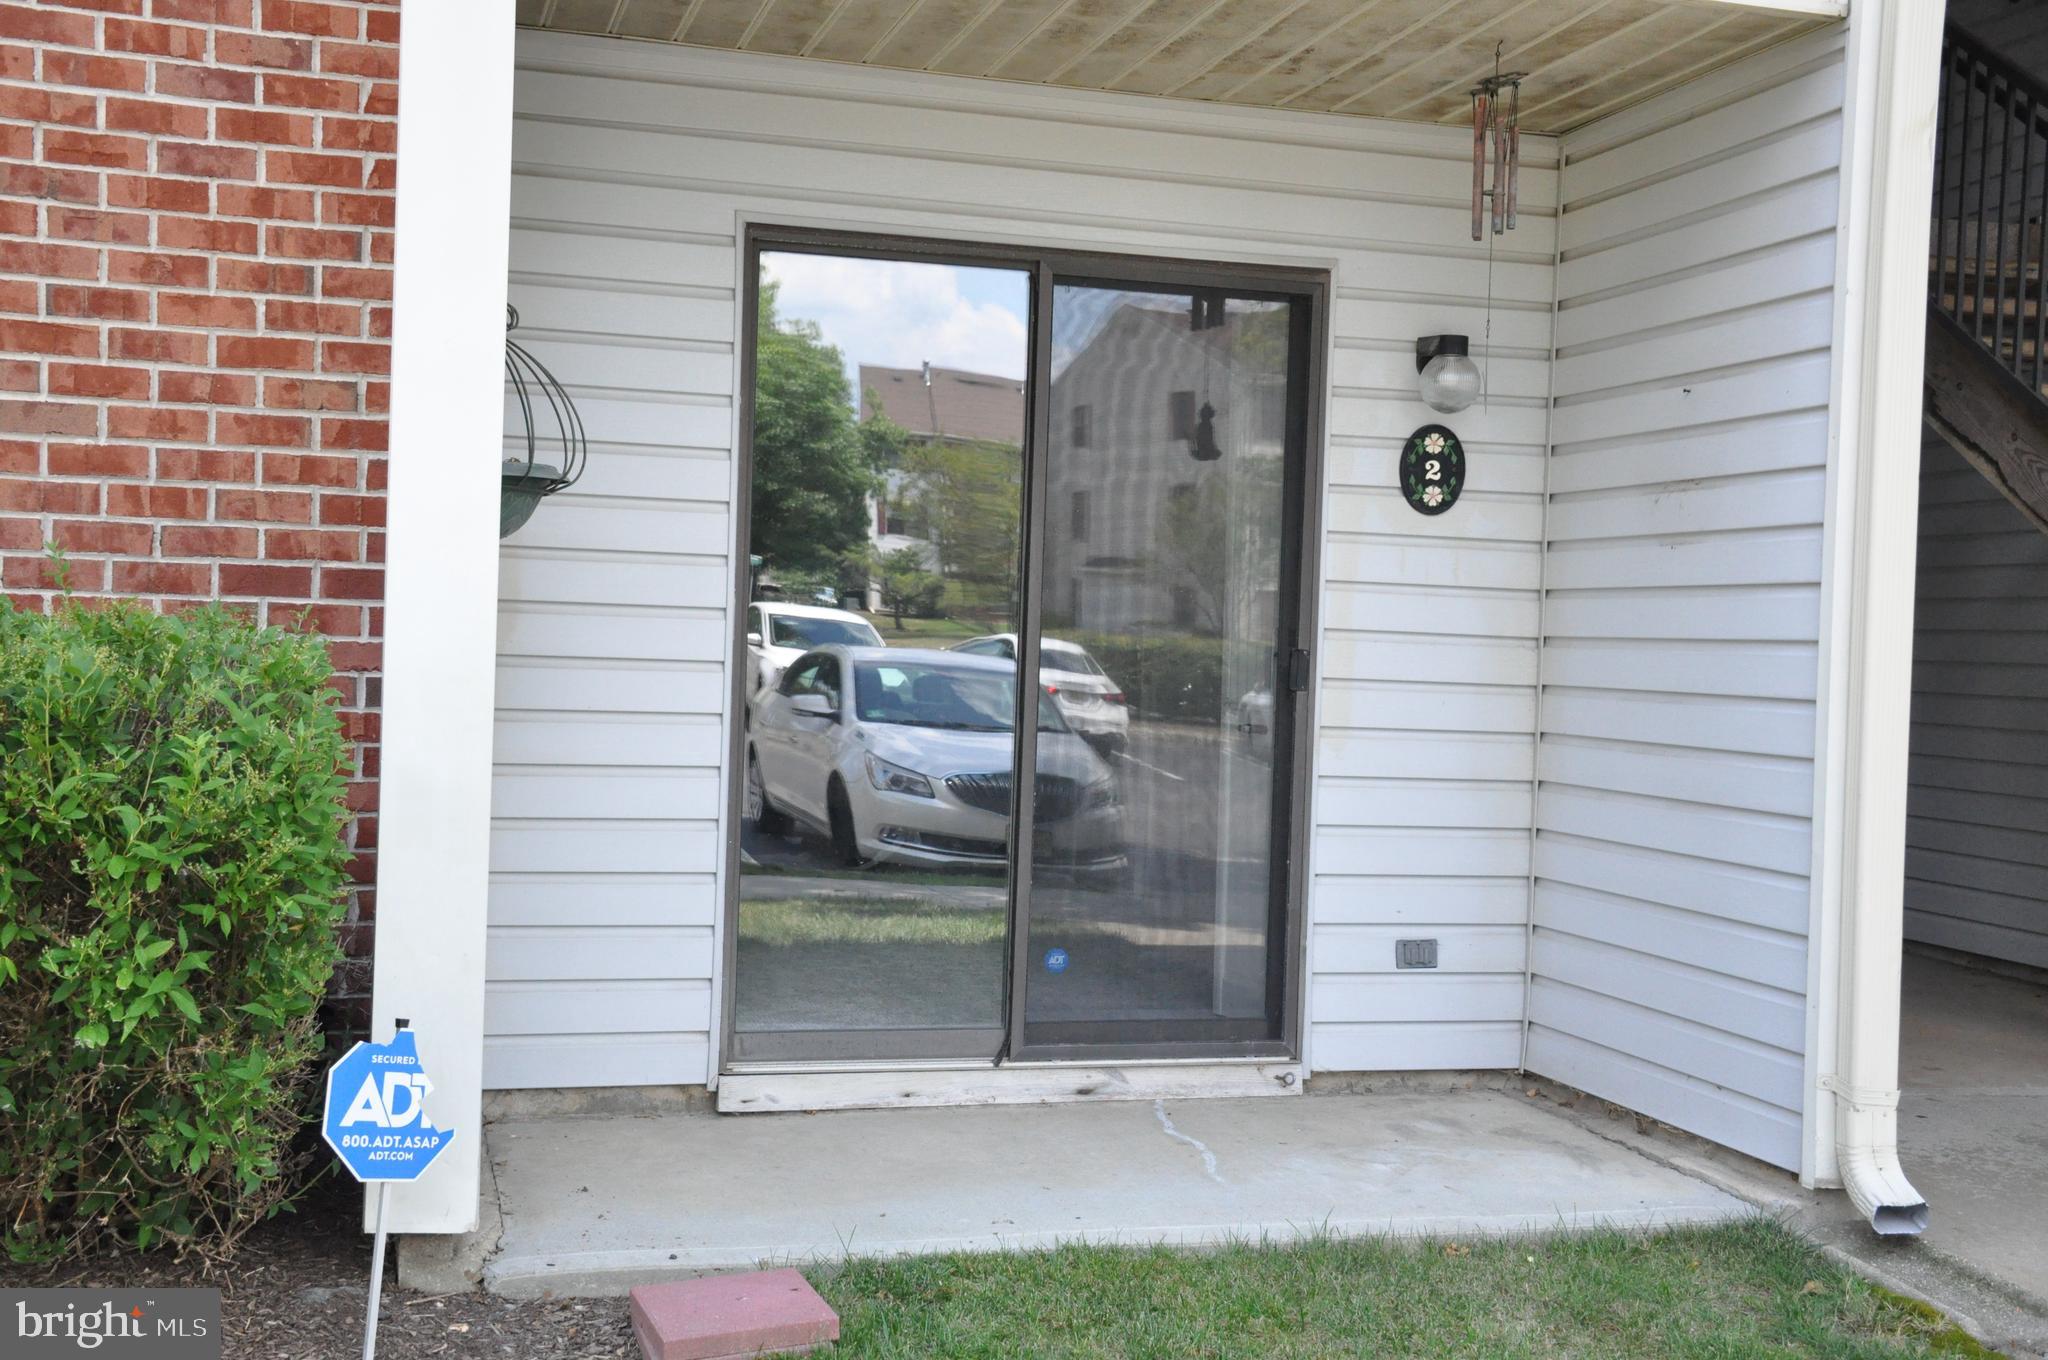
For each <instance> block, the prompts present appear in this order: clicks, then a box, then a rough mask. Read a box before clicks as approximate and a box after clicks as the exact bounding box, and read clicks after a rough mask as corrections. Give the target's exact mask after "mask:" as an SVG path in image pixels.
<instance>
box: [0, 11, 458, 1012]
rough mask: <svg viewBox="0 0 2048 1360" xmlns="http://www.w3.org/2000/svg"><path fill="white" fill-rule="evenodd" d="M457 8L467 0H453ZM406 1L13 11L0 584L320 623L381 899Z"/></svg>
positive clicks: (364, 907) (32, 594) (1, 236)
mask: <svg viewBox="0 0 2048 1360" xmlns="http://www.w3.org/2000/svg"><path fill="white" fill-rule="evenodd" d="M442 2H443V3H452V2H453V0H442ZM396 5H397V0H344V2H342V3H310V2H309V0H45V2H44V3H35V4H24V3H9V2H8V0H0V588H4V590H5V591H6V593H7V595H8V596H9V598H11V599H12V600H13V601H14V602H15V603H16V604H17V605H19V606H22V607H25V608H34V609H40V608H47V607H48V605H49V601H50V598H51V592H52V590H53V588H54V586H55V584H56V583H55V581H54V580H53V579H52V569H51V565H50V562H49V560H48V559H47V557H46V556H45V552H44V547H45V545H46V544H51V543H54V544H56V545H57V546H58V547H59V548H61V549H62V550H63V551H64V553H65V554H66V557H67V559H68V570H69V585H70V588H71V590H72V592H73V593H74V594H75V595H81V596H100V595H124V596H136V597H141V598H145V599H147V600H149V601H151V602H152V603H153V604H155V605H157V606H158V607H160V608H179V607H186V606H190V605H191V604H193V603H194V602H197V601H200V600H207V599H221V600H225V601H228V602H230V603H232V604H234V605H236V606H237V607H240V608H243V609H246V610H247V611H248V612H250V613H251V614H252V615H254V616H255V617H257V618H260V619H261V620H263V621H264V622H266V623H273V624H277V625H280V626H283V627H310V628H314V629H317V630H319V631H320V632H321V633H324V634H325V635H326V636H327V637H328V638H330V639H331V640H332V641H331V644H330V645H331V649H332V652H333V655H334V665H335V683H336V685H337V687H338V688H339V689H340V691H341V693H342V695H343V699H344V703H345V707H346V721H347V723H348V726H349V731H350V733H351V736H352V737H353V739H354V741H355V743H356V744H355V748H354V751H355V759H356V774H357V778H356V781H355V783H354V785H353V787H352V789H351V792H350V798H351V803H352V806H353V807H354V808H355V809H356V812H357V816H356V818H355V821H354V824H353V826H352V827H351V828H350V831H349V836H350V838H351V839H350V843H351V846H352V848H353V849H354V850H355V852H356V869H355V878H356V882H357V888H356V891H355V900H354V901H353V903H352V904H351V910H350V917H349V925H348V926H347V927H346V929H345V937H346V938H345V944H346V947H347V949H348V951H349V954H350V956H351V958H350V962H349V963H348V964H346V965H344V967H343V969H342V971H341V973H340V974H339V975H337V977H336V980H335V987H334V993H335V998H336V1007H335V1013H334V1016H333V1019H334V1020H335V1021H336V1022H337V1023H338V1024H339V1025H340V1026H342V1027H346V1028H355V1027H358V1026H361V1025H364V1024H366V1023H367V1013H366V1012H367V994H368V990H369V976H368V958H369V952H370V937H371V933H372V931H373V926H372V924H371V923H372V920H373V918H374V914H375V906H374V896H373V891H372V884H373V881H374V869H375V862H376V841H377V822H376V807H377V786H376V778H377V709H378V701H379V698H380V696H379V692H378V690H379V685H380V680H379V676H378V667H379V661H380V653H381V646H380V643H379V639H380V638H381V637H382V633H383V629H382V619H381V614H382V609H381V607H380V605H379V601H380V599H381V598H382V595H383V568H382V566H381V563H382V562H383V558H384V544H383V537H384V536H383V532H382V528H381V526H382V525H383V522H384V506H383V491H384V485H385V480H384V473H385V459H384V449H385V411H386V409H387V401H388V396H389V384H388V382H387V381H386V378H385V374H386V373H387V372H388V371H389V364H388V360H389V341H388V339H387V337H388V336H389V335H390V332H391V307H390V297H391V272H390V261H391V226H392V192H391V190H392V185H393V179H394V173H393V172H394V162H393V158H392V152H393V150H394V149H395V146H396V141H397V122H396V112H397V97H398V88H397V83H396V81H397V73H398V49H397V41H398V10H397V7H396Z"/></svg>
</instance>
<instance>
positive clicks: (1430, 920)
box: [1309, 864, 1529, 926]
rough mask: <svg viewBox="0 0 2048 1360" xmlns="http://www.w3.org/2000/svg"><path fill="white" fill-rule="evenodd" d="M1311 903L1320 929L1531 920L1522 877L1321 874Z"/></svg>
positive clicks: (1499, 923)
mask: <svg viewBox="0 0 2048 1360" xmlns="http://www.w3.org/2000/svg"><path fill="white" fill-rule="evenodd" d="M1403 867H1404V868H1407V869H1422V868H1426V867H1428V866H1425V865H1420V864H1408V865H1404V866H1403ZM1310 897H1311V901H1310V904H1309V914H1310V918H1311V919H1312V920H1314V921H1315V922H1317V923H1318V924H1319V925H1347V924H1349V925H1410V924H1418V923H1419V924H1423V925H1445V926H1451V925H1466V926H1508V925H1512V926H1519V925H1522V924H1523V923H1524V922H1526V921H1527V920H1528V919H1529V885H1528V882H1527V880H1526V879H1525V878H1519V877H1517V878H1508V877H1501V878H1476V877H1467V878H1451V877H1449V876H1447V875H1424V874H1420V873H1416V874H1407V875H1400V874H1389V875H1383V876H1377V877H1375V876H1371V875H1364V874H1331V873H1322V874H1318V875H1317V876H1316V881H1315V884H1314V886H1313V887H1312V888H1311V889H1310Z"/></svg>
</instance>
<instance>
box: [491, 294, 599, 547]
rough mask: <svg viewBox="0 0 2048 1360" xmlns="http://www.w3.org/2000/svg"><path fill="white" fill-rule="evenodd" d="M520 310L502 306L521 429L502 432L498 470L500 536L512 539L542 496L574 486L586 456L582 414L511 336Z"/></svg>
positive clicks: (509, 378)
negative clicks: (503, 446)
mask: <svg viewBox="0 0 2048 1360" xmlns="http://www.w3.org/2000/svg"><path fill="white" fill-rule="evenodd" d="M517 329H519V309H518V308H516V307H512V306H507V307H506V308H505V381H506V384H507V386H508V387H509V388H510V389H511V392H512V398H513V400H514V401H515V402H516V403H518V407H519V422H518V424H519V428H516V429H512V430H508V431H506V445H507V448H508V453H507V456H506V458H505V463H504V466H503V467H502V468H501V469H500V478H499V492H498V537H499V538H510V537H511V536H512V535H513V534H515V533H517V532H518V531H519V529H520V528H521V526H523V525H524V524H525V523H526V521H528V520H529V519H532V518H533V512H534V511H535V510H536V509H537V508H538V507H539V506H540V503H541V501H542V500H544V499H545V498H547V497H549V496H552V495H554V494H555V493H556V492H557V491H560V490H563V489H564V488H565V487H570V486H574V485H575V484H576V479H577V478H579V477H581V476H582V475H583V466H584V464H585V463H586V462H587V461H588V460H589V447H588V441H587V440H586V439H585V438H584V434H583V418H582V417H581V416H579V415H577V414H576V403H574V402H573V401H571V400H569V394H568V392H567V391H566V390H564V389H563V387H562V384H561V382H560V380H558V379H557V378H556V377H555V375H554V374H552V373H550V372H548V370H547V366H546V365H544V364H542V363H541V361H540V360H538V359H536V358H534V357H533V355H532V354H530V353H528V352H527V350H526V348H525V346H523V345H521V344H520V343H519V342H518V341H516V340H514V339H513V338H512V332H513V331H515V330H517Z"/></svg>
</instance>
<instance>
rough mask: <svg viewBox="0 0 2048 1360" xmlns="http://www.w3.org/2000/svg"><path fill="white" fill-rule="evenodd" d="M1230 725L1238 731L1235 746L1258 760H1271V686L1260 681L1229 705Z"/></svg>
mask: <svg viewBox="0 0 2048 1360" xmlns="http://www.w3.org/2000/svg"><path fill="white" fill-rule="evenodd" d="M1230 723H1231V726H1232V727H1233V728H1235V729H1236V732H1237V746H1238V749H1239V750H1241V751H1243V752H1244V753H1245V754H1246V755H1250V756H1257V757H1258V758H1259V759H1260V760H1266V761H1270V760H1272V758H1273V687H1272V686H1271V685H1269V684H1266V683H1265V682H1263V681H1261V682H1260V684H1259V687H1258V688H1257V689H1253V690H1247V691H1246V692H1245V693H1244V694H1242V695H1240V696H1239V697H1238V701H1237V703H1235V704H1234V705H1232V712H1231V717H1230Z"/></svg>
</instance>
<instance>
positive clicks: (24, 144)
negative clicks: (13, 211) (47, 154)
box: [0, 123, 36, 207]
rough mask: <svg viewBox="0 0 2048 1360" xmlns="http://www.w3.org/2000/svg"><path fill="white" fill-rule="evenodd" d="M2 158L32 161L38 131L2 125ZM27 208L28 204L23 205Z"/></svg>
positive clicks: (0, 148) (0, 126)
mask: <svg viewBox="0 0 2048 1360" xmlns="http://www.w3.org/2000/svg"><path fill="white" fill-rule="evenodd" d="M0 156H5V157H6V158H8V159H9V160H17V161H30V160H34V159H35V156H36V130H35V129H34V128H32V127H23V126H17V125H16V124H13V123H0ZM22 206H23V207H27V206H28V205H27V204H23V205H22Z"/></svg>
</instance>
